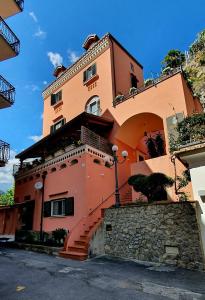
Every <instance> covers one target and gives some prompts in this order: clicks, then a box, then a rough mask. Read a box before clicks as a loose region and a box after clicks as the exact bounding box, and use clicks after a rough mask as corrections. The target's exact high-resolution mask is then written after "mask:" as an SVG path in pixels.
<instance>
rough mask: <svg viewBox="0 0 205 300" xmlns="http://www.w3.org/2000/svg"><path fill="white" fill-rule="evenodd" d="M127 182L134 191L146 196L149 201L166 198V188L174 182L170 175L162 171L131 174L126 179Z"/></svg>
mask: <svg viewBox="0 0 205 300" xmlns="http://www.w3.org/2000/svg"><path fill="white" fill-rule="evenodd" d="M128 184H129V185H131V186H133V188H134V190H135V191H136V192H140V193H141V194H143V195H144V196H146V198H147V201H148V202H149V203H151V202H153V201H160V200H167V192H166V188H168V187H171V186H172V185H173V184H174V180H173V179H172V178H171V177H168V176H166V175H165V174H163V173H152V174H151V175H148V176H146V175H143V174H138V175H133V176H131V177H130V178H129V179H128Z"/></svg>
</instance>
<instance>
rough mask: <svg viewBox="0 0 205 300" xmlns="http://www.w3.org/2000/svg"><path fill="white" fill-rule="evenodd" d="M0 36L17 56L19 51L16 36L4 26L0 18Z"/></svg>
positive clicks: (18, 42) (4, 23)
mask: <svg viewBox="0 0 205 300" xmlns="http://www.w3.org/2000/svg"><path fill="white" fill-rule="evenodd" d="M0 35H1V36H2V37H3V38H4V39H5V40H6V41H7V43H8V44H9V45H10V47H11V48H12V49H13V50H14V51H15V53H16V54H19V51H20V41H19V39H18V38H17V36H16V35H15V34H14V33H13V31H12V30H11V28H10V27H9V26H8V25H7V24H6V22H5V21H4V20H3V19H2V18H1V17H0Z"/></svg>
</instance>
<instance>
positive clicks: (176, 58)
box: [162, 49, 185, 69]
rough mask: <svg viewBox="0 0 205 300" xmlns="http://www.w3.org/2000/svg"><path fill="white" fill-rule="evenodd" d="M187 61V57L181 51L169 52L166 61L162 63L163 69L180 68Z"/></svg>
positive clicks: (173, 50)
mask: <svg viewBox="0 0 205 300" xmlns="http://www.w3.org/2000/svg"><path fill="white" fill-rule="evenodd" d="M184 61H185V55H184V53H182V52H181V51H180V50H177V49H172V50H169V52H168V53H167V55H166V56H165V58H164V60H163V61H162V64H163V69H166V68H171V69H174V68H177V67H180V66H181V65H182V64H183V63H184Z"/></svg>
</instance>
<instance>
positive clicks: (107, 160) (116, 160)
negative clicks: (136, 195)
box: [104, 145, 128, 207]
mask: <svg viewBox="0 0 205 300" xmlns="http://www.w3.org/2000/svg"><path fill="white" fill-rule="evenodd" d="M117 151H118V146H117V145H113V146H112V152H113V161H112V162H111V163H110V158H109V157H108V156H107V157H105V158H104V161H105V164H106V163H109V165H110V166H113V165H114V167H115V207H120V193H119V184H118V168H117V167H118V164H122V163H124V162H125V160H126V159H127V157H128V152H127V151H126V150H124V151H122V153H121V155H122V157H123V160H122V161H119V158H118V156H117Z"/></svg>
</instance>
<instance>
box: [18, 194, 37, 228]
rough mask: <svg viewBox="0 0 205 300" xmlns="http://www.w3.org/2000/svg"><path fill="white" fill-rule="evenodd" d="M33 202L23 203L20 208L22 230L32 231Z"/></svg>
mask: <svg viewBox="0 0 205 300" xmlns="http://www.w3.org/2000/svg"><path fill="white" fill-rule="evenodd" d="M34 207H35V201H34V200H33V201H29V202H27V203H25V204H24V205H23V207H22V215H21V221H22V226H21V229H23V230H32V229H33V215H34Z"/></svg>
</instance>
